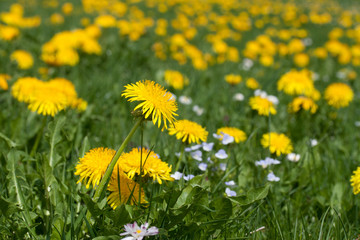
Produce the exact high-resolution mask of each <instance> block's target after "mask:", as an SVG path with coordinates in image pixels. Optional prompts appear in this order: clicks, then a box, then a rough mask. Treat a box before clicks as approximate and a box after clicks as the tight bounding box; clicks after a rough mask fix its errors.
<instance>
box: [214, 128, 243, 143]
mask: <svg viewBox="0 0 360 240" xmlns="http://www.w3.org/2000/svg"><path fill="white" fill-rule="evenodd" d="M223 133H225V134H227V135H230V136H232V137H233V138H234V140H235V142H236V143H239V142H244V141H245V140H246V133H245V132H244V131H242V130H240V129H238V128H235V127H222V128H219V129H218V130H217V131H216V134H218V135H221V136H223ZM220 140H222V137H221V139H220Z"/></svg>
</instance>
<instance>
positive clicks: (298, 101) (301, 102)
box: [289, 97, 318, 114]
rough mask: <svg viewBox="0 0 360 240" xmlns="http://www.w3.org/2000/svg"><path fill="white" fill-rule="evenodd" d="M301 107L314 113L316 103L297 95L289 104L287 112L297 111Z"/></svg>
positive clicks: (316, 107) (316, 106)
mask: <svg viewBox="0 0 360 240" xmlns="http://www.w3.org/2000/svg"><path fill="white" fill-rule="evenodd" d="M301 109H304V110H305V111H310V112H311V113H312V114H314V113H316V110H317V109H318V105H317V104H316V103H315V102H314V100H312V99H311V98H308V97H297V98H294V100H293V101H292V102H291V103H290V104H289V112H293V113H296V112H299V111H300V110H301Z"/></svg>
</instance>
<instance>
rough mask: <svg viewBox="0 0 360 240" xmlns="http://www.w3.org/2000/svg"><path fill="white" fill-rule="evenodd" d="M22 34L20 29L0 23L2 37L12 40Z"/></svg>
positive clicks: (0, 37)
mask: <svg viewBox="0 0 360 240" xmlns="http://www.w3.org/2000/svg"><path fill="white" fill-rule="evenodd" d="M19 34H20V31H19V29H17V28H16V27H12V26H5V25H0V39H2V40H5V41H11V40H13V39H14V38H16V37H17V36H18V35H19Z"/></svg>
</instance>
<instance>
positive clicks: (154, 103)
mask: <svg viewBox="0 0 360 240" xmlns="http://www.w3.org/2000/svg"><path fill="white" fill-rule="evenodd" d="M122 96H124V97H125V98H128V101H130V102H134V101H141V103H140V104H138V105H137V106H136V107H135V109H134V110H137V109H140V110H141V111H142V115H143V116H144V118H145V119H148V118H149V117H151V120H152V122H153V124H154V125H156V123H157V124H158V127H159V128H160V125H161V121H163V122H164V128H167V123H169V124H173V122H174V121H175V116H177V114H176V111H177V104H176V101H175V99H174V97H173V95H172V94H171V93H170V92H167V91H166V90H165V89H164V88H163V87H162V86H160V85H159V84H157V83H155V82H153V81H150V80H145V81H139V82H137V83H135V84H128V85H126V86H125V90H124V92H123V94H122Z"/></svg>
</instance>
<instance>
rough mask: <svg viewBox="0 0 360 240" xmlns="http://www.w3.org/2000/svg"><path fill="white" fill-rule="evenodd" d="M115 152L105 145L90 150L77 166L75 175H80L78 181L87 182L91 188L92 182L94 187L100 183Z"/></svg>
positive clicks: (87, 185)
mask: <svg viewBox="0 0 360 240" xmlns="http://www.w3.org/2000/svg"><path fill="white" fill-rule="evenodd" d="M115 153H116V151H115V150H113V149H109V148H103V147H100V148H94V149H91V150H90V151H88V152H87V153H86V154H85V155H84V157H83V158H80V160H79V162H78V164H77V165H76V167H75V169H76V172H75V175H79V176H80V179H79V181H78V183H79V182H83V183H86V188H89V186H90V184H92V185H93V187H94V188H95V187H96V186H97V185H99V183H100V180H101V178H102V177H103V175H104V174H105V171H106V169H107V167H108V165H109V164H110V162H111V159H112V158H113V157H114V155H115Z"/></svg>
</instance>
